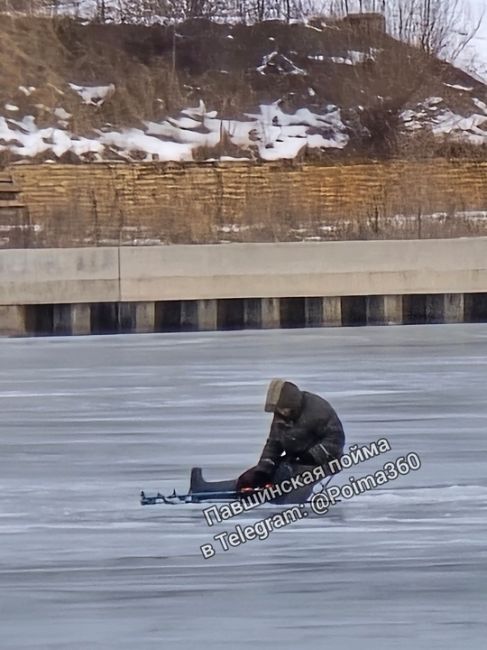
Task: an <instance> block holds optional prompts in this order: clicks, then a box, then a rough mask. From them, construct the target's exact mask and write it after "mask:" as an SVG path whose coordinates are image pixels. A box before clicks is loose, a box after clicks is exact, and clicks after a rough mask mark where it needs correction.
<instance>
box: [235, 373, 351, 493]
mask: <svg viewBox="0 0 487 650" xmlns="http://www.w3.org/2000/svg"><path fill="white" fill-rule="evenodd" d="M265 410H266V412H268V413H274V418H273V420H272V424H271V430H270V433H269V437H268V438H267V442H266V444H265V446H264V449H263V451H262V454H261V457H260V459H259V462H258V463H257V465H256V466H255V467H252V468H250V469H248V470H247V471H246V472H244V473H243V474H242V475H241V476H240V477H239V478H238V479H237V485H236V488H237V490H238V491H240V490H243V489H245V488H259V487H265V486H266V485H268V484H269V483H273V484H277V483H280V482H281V481H284V480H286V479H289V478H290V477H291V476H296V475H297V474H301V473H303V472H305V471H306V470H310V469H311V468H313V467H317V466H318V465H322V466H323V467H324V468H325V469H326V471H327V474H331V473H332V472H331V471H330V470H329V468H328V463H329V462H330V461H331V460H334V459H337V458H340V457H341V455H342V454H343V446H344V444H345V434H344V432H343V426H342V423H341V422H340V419H339V418H338V415H337V414H336V412H335V410H334V409H333V407H332V406H331V404H329V402H327V401H326V400H325V399H323V398H322V397H320V396H319V395H314V394H313V393H308V392H306V391H301V390H300V389H299V388H298V387H297V386H296V385H295V384H293V383H291V382H290V381H283V380H282V379H273V380H272V381H271V383H270V384H269V388H268V390H267V397H266V403H265Z"/></svg>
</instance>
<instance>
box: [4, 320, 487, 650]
mask: <svg viewBox="0 0 487 650" xmlns="http://www.w3.org/2000/svg"><path fill="white" fill-rule="evenodd" d="M279 376H283V377H285V378H289V379H291V380H294V381H296V382H297V383H298V384H300V385H301V386H302V387H303V388H305V389H308V390H312V391H317V392H320V393H322V394H323V395H325V396H327V397H328V398H329V399H330V401H331V402H332V403H333V404H334V405H335V406H336V408H337V410H338V411H339V413H340V415H341V417H342V419H343V422H344V424H345V427H346V432H347V444H349V445H351V444H354V443H358V444H366V443H370V442H372V441H374V440H377V439H378V438H381V437H386V438H388V440H389V441H390V444H391V446H392V451H391V452H389V453H388V454H387V455H386V456H383V457H381V458H375V459H373V460H370V461H368V462H367V463H364V464H363V465H361V466H359V467H355V468H354V469H353V474H354V476H355V477H359V476H363V475H366V474H369V473H371V472H374V471H376V470H378V469H379V468H380V467H381V466H382V465H383V463H384V462H385V460H394V459H396V458H397V457H399V456H401V455H404V454H406V453H408V452H411V451H414V452H417V453H418V454H419V456H420V457H421V460H422V468H421V469H420V470H419V471H417V472H412V473H411V474H409V475H408V476H404V477H401V478H399V479H398V480H397V481H394V482H392V483H389V484H388V485H386V486H384V487H382V488H379V489H377V490H375V491H373V492H369V493H367V494H365V495H361V496H357V497H354V498H353V499H351V500H349V501H343V502H342V503H340V504H339V505H337V506H336V507H335V508H334V509H333V510H332V511H331V512H330V514H329V515H328V516H326V517H316V516H310V517H308V518H307V519H303V520H302V521H299V522H297V523H294V524H292V525H290V526H288V527H286V528H282V529H280V530H278V531H275V532H273V533H272V534H271V536H270V537H269V539H267V540H266V541H253V542H248V543H247V544H245V545H242V546H240V547H238V548H233V549H230V550H229V551H227V552H223V550H222V549H221V548H218V547H217V546H216V548H217V553H216V555H215V556H214V557H213V558H212V559H208V560H204V559H203V557H202V555H201V553H200V550H199V546H200V545H201V544H205V543H208V542H211V541H212V536H213V535H214V534H216V532H219V531H222V530H231V529H232V528H233V527H234V526H235V524H236V523H240V524H242V525H243V524H245V525H247V524H249V523H252V522H255V521H256V520H257V519H258V518H260V517H264V516H268V515H269V513H270V514H273V513H274V512H275V508H272V507H271V506H266V507H264V508H261V509H259V511H258V514H257V513H256V511H254V512H252V513H246V514H245V515H243V516H241V517H240V518H237V519H236V520H232V521H227V522H225V523H223V524H219V525H218V526H217V527H214V528H209V527H208V526H207V524H206V523H205V521H204V518H203V516H202V508H201V506H198V505H184V504H183V505H180V506H155V507H146V508H142V507H141V506H139V504H138V493H139V491H140V489H141V488H144V489H146V490H147V491H148V492H152V491H157V490H161V491H170V490H172V488H173V487H176V488H178V490H181V491H184V490H185V489H186V488H187V486H188V477H189V469H190V467H191V466H192V465H200V466H202V467H204V468H205V469H206V470H207V471H206V474H207V476H208V477H209V478H210V479H219V478H221V479H223V478H227V477H229V476H233V475H236V474H237V473H239V472H240V471H241V470H243V469H244V468H245V467H247V466H249V465H251V464H253V463H254V462H255V460H256V458H257V456H258V453H259V451H260V448H261V446H262V444H263V442H264V439H265V436H266V433H267V429H268V425H269V416H268V415H267V414H265V413H264V412H263V407H262V404H263V400H264V396H265V389H266V385H267V382H268V380H269V379H271V378H272V377H279ZM486 380H487V327H486V326H480V325H479V326H476V325H474V326H451V327H450V326H446V327H444V326H438V327H436V326H427V327H411V328H410V327H401V328H367V329H351V330H346V329H339V330H307V331H302V330H295V331H272V332H230V333H209V334H171V335H146V336H117V337H93V338H65V339H24V340H20V339H17V340H15V339H4V340H0V408H1V424H0V648H1V650H20V649H22V650H27V649H36V650H65V649H66V650H81V649H83V650H85V649H86V650H155V649H158V650H166V649H168V650H172V649H173V648H174V649H177V650H197V649H199V648H203V649H204V650H240V649H241V648H245V649H247V648H252V649H254V650H261V649H264V648H265V649H270V650H276V649H277V650H291V649H293V650H294V649H298V648H305V649H308V648H313V649H314V648H316V649H317V650H321V649H322V648H329V649H330V650H350V649H352V648H361V649H363V650H385V649H388V650H390V649H392V650H394V649H401V650H426V649H427V650H435V649H438V650H457V649H459V648H465V649H467V650H485V648H486V647H487V387H486V383H487V382H486ZM351 473H352V470H350V471H348V472H344V473H343V474H341V475H340V476H339V477H337V478H336V479H335V480H336V481H337V483H338V484H343V483H345V482H346V481H347V477H349V476H350V475H351Z"/></svg>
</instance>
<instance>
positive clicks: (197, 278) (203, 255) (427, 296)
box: [0, 238, 487, 334]
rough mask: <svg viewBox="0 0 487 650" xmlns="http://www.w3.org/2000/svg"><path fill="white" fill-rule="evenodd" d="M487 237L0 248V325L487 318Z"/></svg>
mask: <svg viewBox="0 0 487 650" xmlns="http://www.w3.org/2000/svg"><path fill="white" fill-rule="evenodd" d="M486 296H487V238H476V239H456V240H448V239H445V240H416V241H363V242H326V243H301V244H231V245H226V246H225V245H202V246H188V245H182V246H158V247H149V248H148V247H140V248H135V247H126V248H124V247H121V248H115V247H114V248H85V249H80V248H76V249H44V250H25V249H16V250H5V251H0V333H3V334H26V333H34V334H37V333H44V334H55V333H58V334H89V333H103V332H109V331H110V332H112V331H120V332H131V331H136V332H151V331H168V330H171V331H172V330H179V329H182V330H184V329H193V330H194V329H201V330H209V329H224V328H240V327H248V328H252V327H299V326H312V327H321V326H339V325H361V324H400V323H415V322H432V323H434V322H442V323H443V322H448V323H453V322H464V321H465V320H466V321H470V320H473V321H476V322H477V321H479V320H484V316H485V320H487V299H486Z"/></svg>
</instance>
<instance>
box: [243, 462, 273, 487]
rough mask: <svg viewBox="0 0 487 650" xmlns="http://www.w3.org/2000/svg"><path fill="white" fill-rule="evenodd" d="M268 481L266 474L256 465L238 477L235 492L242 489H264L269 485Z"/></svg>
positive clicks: (268, 477) (268, 476)
mask: <svg viewBox="0 0 487 650" xmlns="http://www.w3.org/2000/svg"><path fill="white" fill-rule="evenodd" d="M269 480H270V475H269V474H268V473H267V472H263V471H262V468H260V467H259V466H258V465H256V466H255V467H251V468H250V469H248V470H247V471H245V472H244V473H243V474H241V475H240V476H239V477H238V479H237V492H240V490H242V489H243V488H259V487H265V486H266V485H267V483H269Z"/></svg>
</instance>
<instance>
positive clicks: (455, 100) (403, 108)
mask: <svg viewBox="0 0 487 650" xmlns="http://www.w3.org/2000/svg"><path fill="white" fill-rule="evenodd" d="M0 60H1V61H2V75H1V77H0V162H1V163H3V164H6V163H9V162H13V161H21V160H25V159H28V160H36V161H55V160H61V161H66V162H78V161H97V160H121V161H125V160H202V159H212V158H217V159H218V158H223V159H228V158H233V157H237V158H242V157H243V158H249V159H263V160H275V159H280V158H289V159H293V158H296V157H300V158H303V157H306V158H307V159H311V160H315V159H318V160H319V159H327V160H328V159H330V158H336V157H343V156H353V157H357V156H359V157H362V158H363V157H371V156H374V157H376V156H390V155H413V156H424V155H438V153H440V154H441V153H443V152H448V153H452V152H454V153H457V154H458V153H462V152H468V153H469V155H472V152H473V151H474V150H475V151H476V152H478V151H480V152H481V155H483V149H484V145H485V144H486V143H487V92H486V91H487V89H486V87H485V86H484V85H483V84H482V83H480V82H479V81H476V80H474V79H472V78H471V77H469V76H468V75H467V74H466V73H465V72H463V71H460V70H457V69H455V68H453V67H452V66H450V65H448V64H446V63H443V62H440V61H438V60H435V59H432V58H430V57H427V56H425V55H424V54H422V53H420V52H418V51H416V50H413V49H411V48H409V47H407V46H405V45H403V44H401V43H398V42H397V41H395V40H393V39H392V38H390V37H388V36H387V35H385V34H384V33H382V32H381V31H378V30H376V29H372V28H365V27H363V26H358V27H357V26H352V25H351V24H350V23H349V22H347V21H342V22H339V23H337V22H334V23H328V24H324V23H315V24H312V25H297V24H295V25H285V24H282V23H278V22H272V21H271V22H264V23H261V24H257V25H253V26H243V25H222V24H215V23H211V22H209V21H204V20H198V21H190V22H186V23H183V24H180V25H178V26H176V27H175V28H173V27H162V26H153V27H143V26H137V25H99V24H87V25H84V24H81V23H80V22H76V21H74V20H71V19H66V18H65V19H62V20H51V19H42V18H29V17H12V16H8V15H3V16H2V20H1V21H0ZM479 146H480V149H479Z"/></svg>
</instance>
